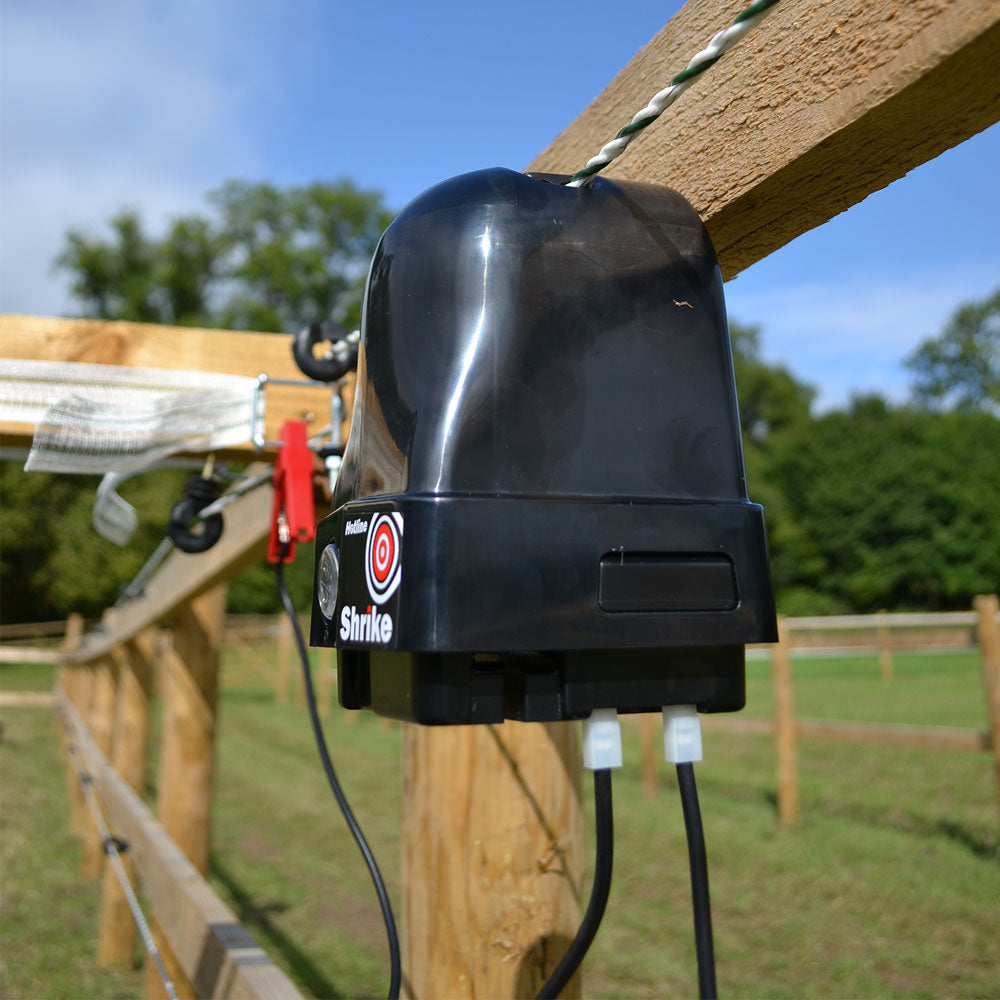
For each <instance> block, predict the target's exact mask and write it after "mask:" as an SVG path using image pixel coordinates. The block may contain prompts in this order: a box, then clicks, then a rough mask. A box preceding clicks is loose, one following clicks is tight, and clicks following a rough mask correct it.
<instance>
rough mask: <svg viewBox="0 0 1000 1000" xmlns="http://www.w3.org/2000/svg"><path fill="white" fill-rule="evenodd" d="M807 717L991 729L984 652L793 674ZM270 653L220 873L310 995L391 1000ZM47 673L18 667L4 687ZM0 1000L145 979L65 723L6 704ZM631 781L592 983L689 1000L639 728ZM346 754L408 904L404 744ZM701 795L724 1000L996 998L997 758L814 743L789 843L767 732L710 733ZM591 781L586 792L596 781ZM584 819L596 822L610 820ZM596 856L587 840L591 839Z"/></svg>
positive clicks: (374, 940) (230, 747)
mask: <svg viewBox="0 0 1000 1000" xmlns="http://www.w3.org/2000/svg"><path fill="white" fill-rule="evenodd" d="M795 675H796V687H795V694H796V703H797V704H796V707H797V712H798V714H799V715H801V716H810V717H822V718H834V719H844V720H861V721H883V722H897V723H914V724H923V725H947V726H964V727H969V728H982V726H983V724H984V708H983V697H982V687H981V682H980V678H979V671H978V665H977V661H976V658H975V656H974V655H968V654H949V655H933V656H920V655H908V656H904V655H899V656H897V658H896V676H895V680H894V681H892V682H891V683H882V682H881V681H880V680H879V677H878V665H877V662H876V661H875V660H873V659H837V660H832V659H831V660H808V661H798V662H796V665H795ZM272 676H273V653H272V649H271V648H270V647H257V648H255V649H243V650H240V651H229V652H227V654H226V658H225V660H224V689H223V696H222V705H221V710H220V711H221V722H220V732H219V743H218V786H217V797H216V810H215V817H214V824H215V827H214V844H215V850H214V855H213V875H212V880H213V883H214V885H215V887H216V889H217V890H218V891H219V892H220V894H221V895H222V896H223V898H225V899H226V900H227V902H229V904H230V905H231V906H232V907H233V908H234V910H235V911H236V912H237V914H238V915H239V916H240V918H241V919H242V920H243V921H244V922H245V923H246V924H247V925H248V927H249V928H250V930H251V932H252V933H253V934H254V935H255V936H256V937H257V939H258V940H259V941H260V943H261V944H262V945H263V946H264V947H265V948H266V949H267V950H268V951H269V952H270V954H271V955H272V956H273V957H274V958H275V959H276V960H277V961H278V962H279V963H280V964H281V965H282V966H283V967H284V968H285V969H286V970H287V971H288V972H289V973H290V974H291V975H292V977H293V978H294V979H295V980H296V981H297V982H298V984H299V985H300V987H301V988H302V989H303V991H304V992H306V993H307V994H312V995H315V996H323V997H347V996H380V995H384V991H385V987H386V983H387V962H386V958H385V945H384V933H383V930H382V927H381V923H380V920H379V916H378V910H377V906H376V903H375V899H374V895H373V893H372V890H371V884H370V882H369V880H368V876H367V873H366V872H365V870H364V868H363V867H362V864H361V861H360V857H359V855H358V853H357V850H356V848H355V847H354V845H353V843H352V842H351V841H350V838H349V835H348V833H347V831H346V829H345V828H344V826H343V823H342V821H341V820H340V818H339V816H338V815H337V813H336V811H335V807H334V805H333V803H332V801H331V800H330V798H329V795H328V792H327V790H326V787H325V785H324V782H323V776H322V773H321V771H320V768H319V765H318V763H317V759H316V753H315V748H314V747H313V745H312V742H311V735H310V731H309V725H308V720H307V719H306V717H305V714H304V710H303V709H302V708H300V707H297V706H295V705H283V706H276V705H275V704H274V697H273V681H272V679H271V678H272ZM50 682H51V673H49V672H48V671H45V670H42V669H39V668H30V669H28V668H6V667H4V668H2V672H0V687H3V688H4V689H7V690H9V689H11V688H14V687H28V688H42V687H44V686H46V685H47V684H49V683H50ZM748 689H749V705H748V709H747V714H749V715H753V716H762V717H763V716H767V715H769V713H770V710H771V705H770V681H769V668H768V665H767V663H762V662H751V663H750V664H749V665H748ZM0 721H2V723H3V744H2V747H0V753H2V757H0V760H2V766H3V771H2V789H0V794H2V800H0V821H2V844H0V850H2V872H0V877H2V888H3V909H2V915H0V920H2V925H0V930H2V957H0V973H2V979H0V996H2V997H4V998H10V1000H16V998H40V997H53V998H55V997H66V998H69V997H128V996H136V995H138V993H139V992H140V988H141V987H140V976H139V974H138V973H134V972H133V973H111V972H106V971H102V970H98V969H97V968H96V967H95V965H94V963H93V961H92V955H93V949H94V942H95V938H96V927H97V922H96V908H97V898H98V888H97V886H96V885H94V884H83V883H80V882H78V881H77V879H76V876H75V871H76V864H77V853H76V846H75V843H74V841H73V840H72V838H70V837H69V836H68V834H67V833H66V826H67V824H66V820H67V804H66V797H65V786H64V780H63V776H62V772H61V769H60V765H59V761H58V756H57V741H56V738H55V731H54V725H53V721H52V716H51V713H50V712H48V711H46V710H44V709H35V708H16V709H15V708H10V709H3V710H2V711H0ZM625 731H626V763H625V767H624V768H623V769H622V770H621V771H620V772H618V773H616V775H615V779H614V780H615V784H614V787H615V826H616V838H617V843H616V857H615V878H614V884H613V887H612V893H611V899H610V902H609V905H608V911H607V916H606V917H605V920H604V924H603V926H602V928H601V931H600V933H599V934H598V937H597V940H596V942H595V944H594V947H593V948H592V950H591V952H590V955H589V956H588V958H587V961H586V964H585V966H584V994H585V995H586V996H588V997H608V998H611V997H667V996H693V995H694V994H695V990H696V985H695V970H694V956H693V945H692V940H691V920H690V900H689V885H688V875H687V868H686V853H685V846H684V834H683V826H682V821H681V813H680V804H679V801H678V797H677V794H676V786H675V782H674V779H673V776H672V774H671V773H670V772H668V770H667V766H666V765H662V770H661V773H660V776H661V790H660V792H659V794H658V795H657V796H656V797H655V798H653V799H648V798H646V797H645V796H644V795H643V792H642V790H641V787H640V780H639V745H638V727H637V726H635V725H626V727H625ZM327 732H328V735H329V738H330V742H331V749H332V751H333V754H334V759H335V761H336V763H337V766H338V769H339V771H340V774H341V777H342V780H343V783H344V785H345V787H346V789H347V792H348V795H349V797H350V798H351V801H352V804H353V805H354V808H355V810H356V812H357V814H358V816H359V819H360V820H361V822H362V824H363V826H364V828H365V831H366V833H367V835H368V836H369V839H370V840H371V842H372V846H373V848H374V850H375V852H376V855H377V857H378V858H379V861H380V864H381V865H382V868H383V872H384V874H385V876H386V879H387V881H388V883H389V885H390V889H391V891H392V892H393V894H394V898H395V899H396V900H397V901H398V899H399V850H398V841H399V821H398V817H399V808H400V778H399V748H400V734H401V729H400V727H399V726H395V727H393V728H391V729H384V728H382V727H381V726H380V725H379V723H378V722H377V720H375V719H374V718H373V717H371V716H368V715H360V716H357V717H355V719H354V720H352V722H351V723H350V724H348V722H347V720H346V719H345V717H344V715H343V713H341V712H340V711H339V710H337V711H336V713H335V714H334V715H333V716H332V717H331V718H330V719H329V720H328V723H327ZM705 751H706V760H705V762H704V763H703V764H701V765H699V769H698V779H699V790H700V794H701V804H702V811H703V815H704V821H705V829H706V837H707V842H708V852H709V866H710V876H711V883H712V902H713V915H714V919H715V935H716V951H717V960H718V975H719V989H720V994H721V995H723V996H730V997H944V996H947V997H997V996H1000V810H998V807H997V792H996V786H995V783H994V777H993V770H992V764H991V760H990V757H989V755H988V754H985V753H979V754H973V753H962V752H951V751H949V752H944V751H924V750H915V749H909V748H895V747H880V746H872V745H851V744H842V743H823V742H817V741H803V742H801V743H800V745H799V760H800V772H801V795H802V822H801V824H800V826H799V827H798V828H797V829H795V830H783V829H781V828H780V827H779V826H778V823H777V818H776V814H775V806H774V789H775V780H774V751H773V742H772V740H771V738H770V737H767V736H747V735H736V734H727V733H722V732H711V733H706V735H705ZM584 785H585V787H586V786H587V783H586V782H584ZM589 808H590V806H589V802H588V804H587V809H588V812H587V819H588V826H589V825H591V823H592V818H591V815H590V812H589ZM588 852H589V846H588Z"/></svg>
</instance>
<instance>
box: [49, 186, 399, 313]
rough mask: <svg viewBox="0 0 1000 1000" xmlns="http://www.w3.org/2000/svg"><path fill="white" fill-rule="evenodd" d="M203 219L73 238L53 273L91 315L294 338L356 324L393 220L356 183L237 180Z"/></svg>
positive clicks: (134, 220) (126, 216)
mask: <svg viewBox="0 0 1000 1000" xmlns="http://www.w3.org/2000/svg"><path fill="white" fill-rule="evenodd" d="M208 200H209V203H210V206H211V211H210V213H209V214H207V215H187V216H182V217H180V218H177V219H174V220H173V222H172V223H171V224H170V225H169V227H168V228H167V231H166V232H165V233H164V234H163V235H162V236H158V237H157V236H151V235H150V234H149V233H148V232H147V230H146V228H145V227H144V225H143V222H142V219H141V217H140V216H139V214H138V213H137V212H134V211H131V210H125V211H122V212H119V213H118V214H117V215H115V216H114V217H113V218H112V219H111V222H110V236H108V237H106V238H105V237H99V236H92V235H88V234H85V233H83V232H81V231H79V230H75V229H74V230H71V231H70V232H69V233H68V234H67V236H66V245H65V247H64V249H63V251H62V252H61V253H60V255H59V256H58V258H57V259H56V266H57V267H58V268H59V269H61V270H64V271H67V272H69V274H70V275H71V279H72V280H71V291H72V293H73V296H74V297H75V298H76V299H77V300H78V301H79V302H80V304H81V306H82V307H83V310H84V314H85V315H86V316H89V317H94V318H99V319H125V320H134V321H139V322H149V323H166V324H169V325H172V326H207V327H220V328H225V329H231V330H263V331H285V332H293V331H294V330H297V329H299V328H300V327H302V326H303V325H305V324H306V323H312V322H318V321H322V320H325V319H335V320H338V321H339V322H342V323H344V324H345V325H347V326H349V327H354V326H357V324H358V323H359V321H360V318H361V294H362V291H363V287H364V280H365V275H366V273H367V268H368V262H369V261H370V260H371V255H372V253H373V251H374V249H375V244H376V243H377V242H378V238H379V236H380V235H381V233H382V231H383V230H384V229H385V227H386V226H387V225H388V224H389V222H390V220H391V218H392V215H391V213H390V212H389V211H387V210H386V208H385V207H384V206H383V204H382V196H381V195H380V194H379V193H378V192H376V191H365V190H362V189H360V188H358V187H357V186H356V185H355V184H354V183H353V182H351V181H349V180H340V181H336V182H334V183H330V184H319V183H316V184H310V185H307V186H305V187H292V188H286V189H282V188H276V187H274V186H272V185H270V184H254V183H247V182H244V181H231V182H230V183H228V184H226V185H225V186H224V187H222V188H221V189H220V190H218V191H215V192H213V193H211V194H210V195H209V196H208Z"/></svg>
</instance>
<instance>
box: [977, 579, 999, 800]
mask: <svg viewBox="0 0 1000 1000" xmlns="http://www.w3.org/2000/svg"><path fill="white" fill-rule="evenodd" d="M972 606H973V608H974V609H975V611H976V636H977V638H978V640H979V663H980V667H981V669H982V673H983V693H984V695H985V697H986V711H987V713H988V714H989V724H990V736H991V739H992V744H993V767H994V770H995V771H996V779H997V802H998V804H1000V625H997V614H998V613H1000V601H998V599H997V595H996V594H980V595H979V596H978V597H976V598H975V599H974V600H973V602H972Z"/></svg>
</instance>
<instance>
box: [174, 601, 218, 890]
mask: <svg viewBox="0 0 1000 1000" xmlns="http://www.w3.org/2000/svg"><path fill="white" fill-rule="evenodd" d="M226 591H227V588H226V586H225V585H219V586H216V587H215V588H214V589H212V590H209V591H208V592H207V593H204V594H202V595H201V596H200V597H195V598H194V599H193V600H192V601H190V602H189V603H187V604H185V605H182V606H181V607H180V608H178V610H177V613H176V615H175V618H174V636H173V642H172V643H171V644H170V645H169V646H168V647H167V648H166V650H165V655H164V657H163V661H162V666H163V676H162V684H163V743H162V751H161V756H160V781H159V789H158V800H157V812H158V814H159V819H160V822H161V823H162V824H163V827H164V829H165V830H166V831H167V833H168V834H169V835H170V836H171V837H172V838H173V839H174V841H175V842H176V844H177V846H178V847H180V849H181V850H182V851H183V852H184V853H185V854H186V855H187V856H188V858H189V859H190V860H191V862H192V864H194V866H195V868H197V869H198V871H199V872H201V874H202V875H204V874H206V873H207V872H208V856H209V849H210V842H211V817H212V785H213V779H214V773H215V711H216V706H217V702H218V690H219V642H220V639H221V636H222V628H223V623H224V614H225V608H226Z"/></svg>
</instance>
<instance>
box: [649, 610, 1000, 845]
mask: <svg viewBox="0 0 1000 1000" xmlns="http://www.w3.org/2000/svg"><path fill="white" fill-rule="evenodd" d="M973 608H974V610H973V611H971V612H965V611H963V612H949V613H946V614H942V615H937V614H934V615H931V614H927V615H922V614H921V615H918V614H901V615H889V614H884V613H882V614H878V615H844V616H838V617H836V618H829V619H828V618H797V619H796V618H779V620H778V636H779V641H778V642H777V643H775V644H774V645H772V646H768V647H757V648H756V651H758V652H760V653H763V652H765V651H766V653H767V655H768V656H769V657H770V659H771V665H772V668H771V671H772V684H773V690H774V718H773V719H762V718H753V717H744V716H740V715H706V716H704V717H703V718H704V724H705V728H706V729H711V730H716V731H718V732H730V733H753V734H774V737H775V761H776V765H775V766H776V776H777V798H778V815H779V817H780V820H781V823H782V825H784V826H794V825H795V823H796V822H797V821H798V818H799V814H800V799H799V768H798V752H797V743H798V740H799V739H802V738H807V739H823V740H839V741H842V742H851V743H877V744H883V745H895V746H909V747H923V748H927V749H939V750H956V751H974V752H981V751H984V750H987V751H991V752H992V755H993V762H994V769H995V771H996V783H997V803H998V806H1000V601H998V599H997V596H996V595H995V594H988V595H980V596H978V597H976V598H975V600H974V602H973ZM831 622H832V624H830V623H831ZM942 624H948V625H951V626H953V627H955V626H957V627H960V628H962V629H965V630H968V631H969V632H970V634H971V635H973V636H974V637H975V644H974V646H973V648H978V650H979V661H980V668H981V673H982V679H983V696H984V701H985V704H986V721H987V728H986V729H985V730H975V729H960V728H955V727H947V726H909V725H890V724H885V723H868V722H844V721H839V720H834V719H802V718H797V717H796V715H795V692H794V684H793V670H792V661H793V659H795V658H797V657H796V656H793V654H796V653H802V652H803V647H801V646H798V645H797V637H798V636H801V635H803V634H808V633H810V632H821V633H822V632H826V631H831V630H837V629H839V630H866V631H874V632H875V633H876V634H878V635H879V636H880V639H881V642H882V647H881V649H880V648H879V646H878V645H876V646H874V647H871V648H869V647H857V646H851V647H848V648H849V649H850V650H851V651H852V652H854V651H858V650H859V649H864V650H865V651H866V652H873V651H876V650H877V651H878V652H879V673H880V676H881V678H882V680H883V681H885V682H889V681H892V679H893V669H892V661H891V656H887V654H888V652H889V650H891V649H892V648H894V647H893V646H892V643H891V631H890V630H891V628H892V627H894V626H895V627H897V628H898V627H904V628H913V627H920V628H940V627H941V625H942ZM945 648H946V649H950V650H953V649H955V648H956V647H955V646H953V645H949V646H946V647H945ZM819 649H822V650H823V652H827V651H828V650H827V649H826V648H824V647H820V648H819ZM819 649H817V648H815V647H805V651H806V652H807V653H816V652H819ZM907 649H908V651H909V652H922V651H923V650H918V649H910V648H909V647H907ZM654 718H655V717H653V716H647V717H643V720H642V722H641V723H640V725H641V726H642V734H643V735H642V765H641V768H642V782H643V787H644V788H645V790H646V792H647V794H653V793H654V792H655V788H656V781H655V776H654V777H653V778H652V779H651V778H650V777H649V775H650V773H651V772H652V771H653V770H654V769H655V766H656V755H657V751H656V749H655V747H654V744H653V743H652V742H650V741H649V739H648V738H647V736H646V728H647V725H648V723H647V719H649V720H653V719H654Z"/></svg>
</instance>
